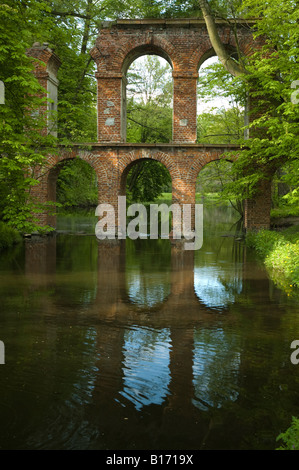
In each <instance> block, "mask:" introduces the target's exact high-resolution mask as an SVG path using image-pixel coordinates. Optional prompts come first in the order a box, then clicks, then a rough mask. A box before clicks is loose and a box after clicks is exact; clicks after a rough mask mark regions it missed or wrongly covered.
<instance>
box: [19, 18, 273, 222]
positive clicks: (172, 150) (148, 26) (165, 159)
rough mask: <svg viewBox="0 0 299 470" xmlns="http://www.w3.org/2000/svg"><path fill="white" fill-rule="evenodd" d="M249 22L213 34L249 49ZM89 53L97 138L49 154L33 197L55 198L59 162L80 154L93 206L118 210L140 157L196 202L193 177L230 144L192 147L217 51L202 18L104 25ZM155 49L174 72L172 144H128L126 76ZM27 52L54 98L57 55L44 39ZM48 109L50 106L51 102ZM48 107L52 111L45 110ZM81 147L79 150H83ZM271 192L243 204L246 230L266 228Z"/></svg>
mask: <svg viewBox="0 0 299 470" xmlns="http://www.w3.org/2000/svg"><path fill="white" fill-rule="evenodd" d="M252 26H253V24H250V23H248V22H244V21H239V23H238V24H237V33H236V34H234V33H233V32H232V30H231V28H230V27H229V26H228V25H227V23H224V22H221V21H220V22H218V24H217V27H218V32H219V35H220V37H221V39H222V41H223V43H224V44H225V45H226V47H227V49H228V50H229V51H230V52H231V53H233V52H234V51H236V45H237V44H236V41H238V47H239V48H240V49H241V51H242V53H244V54H245V55H246V54H250V53H251V52H252V51H254V50H255V48H256V47H259V43H258V41H256V40H254V39H253V34H252ZM90 54H91V56H92V58H93V59H94V61H95V62H96V65H97V71H96V79H97V87H98V106H97V119H98V142H97V143H91V144H90V143H89V144H86V146H85V148H88V149H89V150H82V144H81V145H80V146H79V145H76V144H74V145H73V147H72V149H71V150H69V149H68V150H66V149H64V148H62V147H61V148H60V150H59V152H58V153H57V154H55V155H54V154H53V155H49V157H48V163H47V166H46V168H43V169H42V170H39V174H38V175H37V177H38V178H39V180H40V184H39V185H37V186H36V187H35V196H36V197H37V198H38V199H39V200H40V201H42V202H44V201H49V200H52V201H53V200H54V201H55V194H56V180H57V176H58V174H59V168H60V167H61V166H60V165H58V164H59V163H60V162H63V161H65V160H69V159H72V158H77V157H79V158H82V159H83V160H85V161H87V162H88V163H89V164H90V165H91V166H92V167H93V168H94V170H95V172H96V175H97V178H98V188H99V197H98V203H99V204H100V203H109V204H112V205H114V207H115V213H116V214H117V202H118V196H121V195H125V185H126V177H127V175H128V172H129V171H130V169H131V168H132V166H133V165H134V164H135V163H136V162H138V161H140V160H141V159H153V160H157V161H159V162H161V163H162V164H163V165H165V167H166V168H167V169H168V171H169V173H170V175H171V179H172V202H173V203H179V204H194V203H195V187H196V178H197V176H198V174H199V172H200V170H201V169H202V168H203V167H204V166H205V165H206V164H207V163H209V162H211V161H214V160H218V159H220V158H221V156H222V155H223V154H224V152H227V151H229V150H231V149H236V146H235V145H216V144H211V145H208V144H206V145H202V144H201V145H199V144H196V138H197V129H196V115H197V109H196V107H197V78H198V70H199V67H200V66H201V64H202V63H203V62H204V61H205V60H206V59H207V58H209V57H211V56H213V55H215V53H214V50H213V48H212V46H211V43H210V40H209V36H208V32H207V29H206V26H205V23H204V21H203V20H201V19H186V20H184V19H177V20H174V19H172V20H167V19H158V20H153V19H148V20H147V19H145V20H118V21H116V22H111V23H110V22H107V23H105V24H103V27H102V29H101V31H100V33H99V35H98V37H97V39H96V42H95V45H94V47H93V48H92V50H91V51H90ZM145 54H156V55H158V56H160V57H163V58H165V59H166V60H167V61H168V62H169V64H170V65H171V67H172V76H173V126H172V128H173V135H172V141H171V142H170V143H167V144H165V143H163V144H158V143H157V144H146V143H142V144H140V143H138V144H133V143H127V142H126V82H127V80H126V73H127V70H128V68H129V66H130V64H131V63H132V62H133V61H134V60H135V59H136V58H138V57H139V56H142V55H145ZM28 55H30V56H32V57H35V58H37V59H39V60H40V61H42V64H41V63H40V62H39V63H38V65H36V69H35V72H36V75H37V77H38V79H39V81H40V83H41V84H42V85H43V87H44V88H45V90H46V92H47V94H48V96H49V97H50V98H51V99H52V103H53V102H54V105H53V104H52V108H53V107H54V108H55V106H56V101H57V88H58V81H57V71H58V68H59V65H60V62H59V59H58V57H57V56H56V55H55V53H53V52H52V51H51V49H49V48H48V46H47V44H44V45H42V46H41V45H39V44H38V43H37V44H34V45H33V47H32V48H31V49H30V50H29V51H28ZM49 106H50V105H49ZM48 111H49V110H48ZM80 148H81V149H80ZM270 205H271V191H270V183H265V185H264V186H263V188H262V190H261V191H260V192H259V194H258V195H257V196H256V199H254V200H247V201H246V203H245V214H244V228H245V229H260V228H268V227H269V225H270ZM40 220H41V224H42V225H46V224H49V225H52V226H54V227H55V217H53V216H51V215H49V214H47V213H44V214H41V216H40Z"/></svg>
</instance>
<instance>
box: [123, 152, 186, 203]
mask: <svg viewBox="0 0 299 470" xmlns="http://www.w3.org/2000/svg"><path fill="white" fill-rule="evenodd" d="M142 160H155V161H157V162H159V163H162V165H164V166H165V168H166V169H167V170H168V171H169V174H170V177H171V181H172V183H173V181H174V180H175V179H178V178H180V169H179V167H178V165H177V164H176V163H175V161H174V160H173V159H172V158H171V157H170V156H169V155H168V154H166V153H164V152H161V151H156V152H153V151H152V152H151V151H150V150H148V149H138V150H137V149H136V150H132V151H131V152H129V153H127V154H126V155H125V156H124V157H123V158H121V159H120V160H119V163H118V172H119V190H118V193H119V195H124V194H125V185H126V179H127V176H128V173H129V171H130V170H131V169H132V167H133V166H134V165H135V164H136V163H138V162H140V161H142Z"/></svg>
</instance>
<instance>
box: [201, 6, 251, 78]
mask: <svg viewBox="0 0 299 470" xmlns="http://www.w3.org/2000/svg"><path fill="white" fill-rule="evenodd" d="M198 1H199V6H200V8H201V11H202V14H203V18H204V20H205V23H206V27H207V30H208V33H209V38H210V41H211V43H212V46H213V48H214V51H215V53H216V54H217V56H218V58H219V60H220V62H221V63H222V64H223V66H224V67H225V68H226V70H227V71H228V72H229V73H230V74H232V75H233V76H234V77H238V76H239V75H241V74H244V73H247V71H246V69H245V68H244V67H243V66H242V65H241V64H238V63H237V62H235V61H234V60H233V59H232V58H231V57H230V55H229V53H228V52H227V50H226V49H225V47H224V45H223V44H222V41H221V39H220V37H219V34H218V31H217V27H216V24H215V21H214V18H213V16H212V14H211V11H210V8H209V5H208V3H207V2H206V0H198Z"/></svg>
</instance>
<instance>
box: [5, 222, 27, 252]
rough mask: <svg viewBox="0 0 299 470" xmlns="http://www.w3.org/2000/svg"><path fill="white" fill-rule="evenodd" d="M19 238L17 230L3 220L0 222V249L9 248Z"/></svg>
mask: <svg viewBox="0 0 299 470" xmlns="http://www.w3.org/2000/svg"><path fill="white" fill-rule="evenodd" d="M21 240H22V236H21V235H20V233H19V232H18V231H17V230H15V229H13V228H12V227H10V226H9V225H7V224H5V223H4V222H0V250H4V249H6V248H10V247H11V246H13V245H15V244H16V243H19V242H20V241H21Z"/></svg>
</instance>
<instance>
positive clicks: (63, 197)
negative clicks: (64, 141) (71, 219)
mask: <svg viewBox="0 0 299 470" xmlns="http://www.w3.org/2000/svg"><path fill="white" fill-rule="evenodd" d="M57 200H58V201H59V202H60V203H61V204H64V205H70V206H91V205H96V204H97V200H98V188H97V177H96V174H95V171H94V170H93V168H92V167H91V166H90V165H89V164H88V163H86V162H85V161H83V160H81V159H79V158H78V159H74V160H69V161H68V162H66V163H64V164H63V165H62V168H61V170H60V173H59V176H58V179H57Z"/></svg>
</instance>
